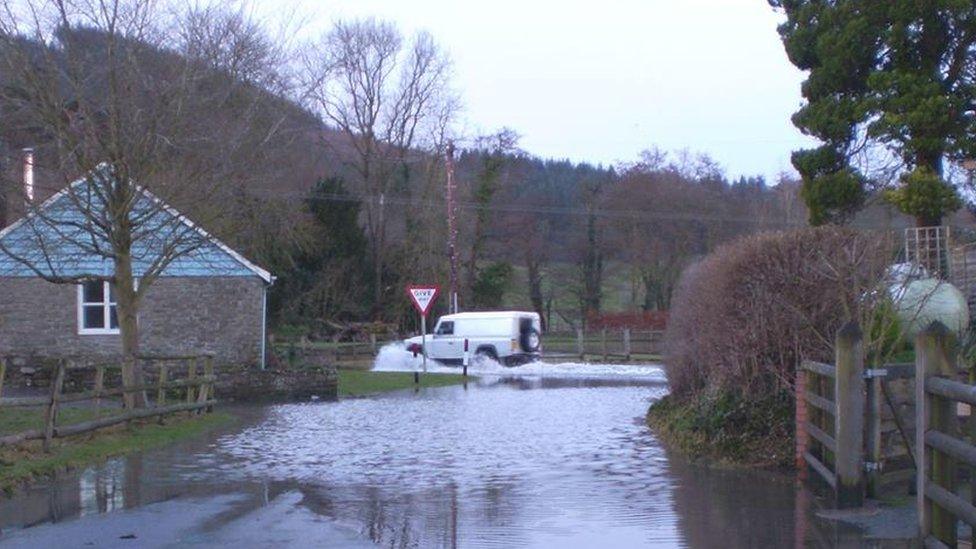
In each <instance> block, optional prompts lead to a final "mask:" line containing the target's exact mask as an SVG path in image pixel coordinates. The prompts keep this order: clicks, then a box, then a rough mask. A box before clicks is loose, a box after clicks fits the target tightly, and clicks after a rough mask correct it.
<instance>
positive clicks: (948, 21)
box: [769, 0, 976, 224]
mask: <svg viewBox="0 0 976 549" xmlns="http://www.w3.org/2000/svg"><path fill="white" fill-rule="evenodd" d="M769 3H770V4H771V5H772V6H773V7H775V8H779V9H782V10H783V12H785V14H786V16H787V20H786V22H784V23H783V24H782V25H781V26H780V29H779V31H780V35H781V36H782V38H783V43H784V45H785V47H786V53H787V55H788V56H789V58H790V61H792V62H793V64H794V65H796V66H797V67H798V68H800V69H801V70H804V71H808V72H809V76H808V78H807V80H806V81H805V82H804V83H803V87H802V93H803V97H804V98H805V99H806V104H805V105H804V106H803V107H802V108H801V109H800V110H799V111H797V112H796V114H795V115H794V116H793V123H794V124H795V125H796V126H797V127H798V128H800V129H801V130H802V131H803V132H804V133H805V134H807V135H811V136H813V137H815V138H817V139H819V140H820V141H821V142H822V143H823V144H822V145H821V146H820V147H818V148H815V149H807V150H801V151H797V152H796V153H795V154H794V156H793V164H794V166H795V167H796V169H797V170H798V171H799V172H800V174H801V175H802V176H803V180H804V198H805V199H806V202H807V205H808V207H809V210H810V216H811V222H813V223H815V224H822V223H827V222H836V221H842V220H843V219H844V218H845V217H846V216H847V215H849V214H850V213H851V212H852V211H855V210H857V209H859V208H860V207H861V206H862V204H863V202H864V193H865V178H864V175H863V174H860V173H858V171H857V169H856V168H855V167H854V166H853V163H854V162H853V159H854V158H855V156H856V155H858V154H861V153H863V152H864V151H866V150H868V149H869V148H870V146H872V145H880V146H883V147H885V148H887V149H888V150H889V151H890V152H892V153H893V154H895V155H896V156H897V157H898V158H900V159H901V161H902V163H903V164H904V166H905V167H906V168H907V169H909V170H914V169H916V168H924V169H926V170H928V172H927V173H928V174H930V175H928V176H926V177H925V178H924V179H925V182H924V183H922V184H919V183H920V180H918V179H917V178H909V179H906V180H903V181H904V182H905V183H914V184H913V185H903V186H902V188H901V189H900V190H899V192H898V194H896V195H893V196H892V198H894V199H895V200H896V204H898V205H899V206H904V207H908V208H909V209H908V210H904V211H905V212H906V213H910V214H912V215H916V216H917V217H918V218H919V219H918V220H919V222H920V223H922V222H924V223H927V224H938V223H939V222H940V221H941V217H942V216H943V215H945V214H946V213H948V212H950V211H951V210H952V209H953V207H954V206H956V204H957V202H956V201H954V200H952V199H951V197H950V193H948V192H947V191H944V190H941V189H940V188H939V187H938V186H935V185H934V181H935V178H941V177H942V176H943V162H944V161H945V160H946V159H948V160H953V161H958V160H961V159H963V158H972V157H973V156H974V155H976V116H974V114H976V51H974V44H976V4H974V3H973V2H971V1H970V0H932V1H924V2H919V1H916V0H871V1H864V0H834V1H830V2H824V1H821V0H769ZM944 185H945V183H943V186H944ZM916 191H919V192H921V193H922V194H923V196H920V197H912V196H911V195H912V194H913V193H915V192H916ZM921 204H924V206H922V205H921ZM918 211H923V212H924V213H923V214H922V215H919V214H916V213H915V212H918Z"/></svg>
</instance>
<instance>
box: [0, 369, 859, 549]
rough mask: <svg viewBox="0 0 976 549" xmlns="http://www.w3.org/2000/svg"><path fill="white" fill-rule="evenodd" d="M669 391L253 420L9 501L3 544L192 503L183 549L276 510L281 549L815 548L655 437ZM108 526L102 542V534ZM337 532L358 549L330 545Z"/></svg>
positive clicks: (771, 487) (535, 380) (366, 402)
mask: <svg viewBox="0 0 976 549" xmlns="http://www.w3.org/2000/svg"><path fill="white" fill-rule="evenodd" d="M665 391H666V387H665V386H664V385H663V384H662V383H661V382H660V380H659V379H657V378H655V377H653V376H634V377H627V376H599V377H596V378H592V379H587V378H584V377H579V376H574V377H566V378H562V377H555V376H517V375H515V376H513V375H505V376H498V377H492V378H489V379H482V380H480V381H477V382H472V384H471V386H470V387H469V389H468V390H467V391H466V390H465V389H464V388H461V387H453V388H443V389H437V390H422V391H420V392H419V393H416V394H414V393H412V392H406V393H400V394H395V395H389V396H386V397H383V398H377V399H359V400H347V401H342V402H339V403H316V404H292V405H278V406H272V407H267V408H261V409H245V410H242V411H241V413H242V414H243V415H244V416H245V420H244V421H245V424H244V426H243V427H240V428H236V429H235V430H233V431H231V432H226V433H217V434H215V435H214V436H213V437H211V438H210V439H207V440H197V441H193V442H188V443H186V444H183V445H180V446H177V447H172V448H168V449H165V450H161V451H157V452H153V453H151V454H148V455H145V456H142V455H133V456H130V457H127V458H125V459H117V460H112V461H109V462H107V463H106V464H104V465H103V466H100V467H97V468H93V469H90V470H87V471H85V472H83V473H81V474H79V475H75V476H73V477H69V478H66V479H63V480H62V481H60V482H55V483H51V484H49V485H46V486H37V487H35V488H34V489H32V490H30V491H27V492H25V493H23V494H20V495H18V496H17V497H15V498H13V499H7V500H0V529H3V530H5V531H7V532H8V535H9V532H10V531H11V529H14V530H15V529H18V528H23V527H28V526H32V525H36V524H39V523H42V522H47V521H52V522H59V521H63V520H65V519H67V518H72V517H82V519H81V520H79V521H78V522H79V523H81V522H84V520H93V519H92V517H93V516H96V518H95V519H94V520H97V515H100V514H104V513H111V512H112V511H117V510H121V509H126V510H137V509H140V508H143V507H144V506H146V505H149V507H150V508H153V509H154V510H153V511H152V516H153V517H156V518H158V519H159V520H168V519H166V518H164V517H167V516H168V515H167V511H166V509H168V508H167V507H158V508H156V507H154V506H153V505H150V504H156V505H157V506H163V505H166V504H167V502H189V503H192V504H193V505H195V506H196V507H192V509H193V511H192V512H187V511H186V508H181V509H182V511H181V512H182V513H183V514H186V515H188V516H186V517H181V519H180V520H189V521H191V522H190V523H188V524H183V523H180V524H179V525H178V526H179V528H175V527H174V528H170V530H173V531H174V532H176V533H175V534H173V535H175V536H177V537H175V538H173V539H172V540H170V541H171V542H172V543H180V544H182V543H191V542H192V543H196V544H201V545H222V544H227V543H234V542H235V540H241V539H243V540H250V541H251V542H252V543H257V542H256V541H255V540H257V539H262V538H261V537H260V536H262V535H267V532H264V531H253V530H248V527H246V526H241V525H242V524H249V523H254V522H255V520H254V519H253V517H255V516H256V515H258V514H260V513H262V512H266V511H267V512H271V511H273V512H275V513H277V512H281V513H283V514H280V515H273V516H276V517H279V519H275V520H274V521H271V523H272V524H274V525H275V526H276V527H278V528H279V530H280V531H278V530H276V534H275V536H276V537H274V540H275V542H276V543H279V544H281V543H284V544H287V543H294V544H298V543H299V542H300V541H301V540H303V539H305V538H306V537H307V538H308V539H329V540H333V542H332V543H331V544H333V545H336V546H345V545H352V544H353V542H354V538H355V537H357V536H358V537H359V538H361V539H362V540H363V541H368V542H371V543H374V544H378V545H381V546H384V547H567V546H573V547H656V546H669V547H670V546H687V547H715V546H722V547H728V548H732V547H757V546H763V547H773V546H776V547H788V546H804V545H806V544H807V543H808V542H810V541H811V540H815V539H816V538H814V537H813V535H812V534H809V533H807V531H806V529H805V527H802V528H798V527H797V526H796V524H797V522H798V521H797V517H796V516H794V513H798V514H799V519H800V520H799V522H800V523H803V524H806V523H805V522H804V521H809V520H814V521H816V519H811V516H812V511H807V510H805V509H803V508H801V507H802V501H801V505H798V504H797V501H798V500H797V496H796V491H795V489H794V486H793V485H792V484H791V483H789V482H785V481H783V480H782V479H781V478H779V477H777V476H775V475H771V474H762V473H754V472H743V471H737V470H724V469H715V468H705V467H702V466H698V465H693V464H689V463H687V462H685V461H683V460H682V459H681V458H680V457H678V456H675V455H672V454H671V453H669V452H668V451H667V449H665V448H664V447H662V446H661V445H660V444H659V443H658V441H657V440H656V439H655V438H654V437H653V436H652V434H651V433H650V432H649V431H648V429H647V428H646V427H645V426H644V425H643V421H642V420H643V414H644V412H645V411H646V408H647V406H648V404H649V403H650V402H651V401H652V400H653V399H654V398H659V397H660V396H661V395H662V394H664V393H665ZM269 510H270V511H269ZM130 512H131V511H130ZM174 513H175V512H174ZM134 516H135V517H138V515H134ZM280 517H287V518H280ZM92 524H93V525H88V524H87V523H86V524H85V528H86V531H93V530H94V531H97V530H98V526H97V523H92ZM139 524H143V523H141V522H140V523H139ZM326 524H328V525H332V526H329V527H330V528H332V527H337V528H341V529H343V531H345V530H348V531H349V532H351V533H352V534H351V535H352V537H350V538H343V537H336V534H335V533H334V532H331V531H330V532H331V533H329V534H328V535H326V534H325V533H323V531H322V528H325V527H326V526H325V525H326ZM251 528H253V527H251ZM268 528H271V526H268ZM52 531H56V528H55V529H53V530H52ZM24 533H26V532H24ZM45 535H47V534H46V532H44V531H41V532H40V533H38V534H37V535H36V536H35V538H36V539H40V540H42V541H43V540H45V539H47V538H45V537H44V536H45ZM52 535H53V534H52ZM844 535H847V533H844ZM289 536H290V537H289ZM316 536H318V537H316ZM323 536H325V537H323ZM35 538H32V541H33V540H34V539H35ZM9 539H10V540H12V541H15V542H16V541H17V540H18V539H21V538H18V537H17V534H16V532H14V534H13V536H11V537H10V538H9ZM269 539H270V538H269ZM338 539H342V540H345V541H343V542H342V543H341V544H340V543H339V542H338V541H335V540H338ZM832 539H833V540H834V541H837V540H842V536H841V537H834V538H832ZM3 540H4V538H2V537H0V541H3ZM855 543H856V542H855ZM326 545H329V544H326Z"/></svg>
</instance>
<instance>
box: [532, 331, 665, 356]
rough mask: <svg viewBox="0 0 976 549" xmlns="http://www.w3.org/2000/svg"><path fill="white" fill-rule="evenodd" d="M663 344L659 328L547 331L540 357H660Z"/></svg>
mask: <svg viewBox="0 0 976 549" xmlns="http://www.w3.org/2000/svg"><path fill="white" fill-rule="evenodd" d="M663 347H664V332H663V331H660V330H631V329H630V328H622V329H614V330H611V329H602V330H595V331H589V332H587V331H584V330H582V329H577V330H575V331H573V332H546V333H545V334H543V336H542V348H543V356H545V357H548V358H561V357H562V358H578V359H580V360H587V359H589V360H602V361H603V362H610V361H613V360H659V359H660V356H661V354H662V352H663Z"/></svg>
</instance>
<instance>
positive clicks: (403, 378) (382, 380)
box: [339, 370, 473, 396]
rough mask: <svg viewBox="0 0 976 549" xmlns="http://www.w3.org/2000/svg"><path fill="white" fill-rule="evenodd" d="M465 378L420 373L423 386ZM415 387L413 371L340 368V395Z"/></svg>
mask: <svg viewBox="0 0 976 549" xmlns="http://www.w3.org/2000/svg"><path fill="white" fill-rule="evenodd" d="M468 379H469V380H471V379H473V377H472V376H468ZM464 380H465V378H464V376H462V375H460V374H420V386H421V387H444V386H447V385H457V384H459V383H463V382H464ZM413 387H414V383H413V372H374V371H363V370H339V396H364V395H371V394H375V393H384V392H387V391H396V390H399V389H411V388H413Z"/></svg>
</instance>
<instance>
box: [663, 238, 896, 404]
mask: <svg viewBox="0 0 976 549" xmlns="http://www.w3.org/2000/svg"><path fill="white" fill-rule="evenodd" d="M891 249H892V248H891V245H890V241H889V239H887V238H886V237H884V236H883V235H881V234H879V233H867V232H863V231H855V230H852V229H844V228H837V227H818V228H806V229H799V230H795V231H787V232H775V233H764V234H759V235H754V236H749V237H745V238H742V239H740V240H736V241H734V242H731V243H729V244H727V245H724V246H722V247H720V248H719V249H717V250H716V251H715V252H714V253H712V254H710V255H709V256H707V257H706V258H704V259H703V260H702V261H700V262H699V263H697V264H695V265H693V266H691V267H690V268H689V269H688V270H687V271H686V272H685V273H684V274H683V275H682V278H681V281H680V282H679V284H678V287H677V289H676V292H675V296H674V299H673V302H672V308H671V319H670V322H669V324H668V330H667V335H666V350H667V357H666V366H667V372H668V378H669V381H670V385H671V391H672V394H673V395H675V397H677V398H678V399H682V398H686V397H688V396H692V395H696V394H700V393H702V392H706V393H708V394H718V393H721V392H732V393H734V394H738V395H742V396H745V397H746V398H749V397H750V395H751V396H753V397H756V396H762V395H768V394H769V393H770V392H773V391H778V390H783V389H790V388H791V387H792V384H793V380H794V375H795V369H796V365H797V363H798V361H799V360H800V358H801V357H805V358H811V359H814V360H824V361H829V360H830V357H831V354H832V351H831V341H832V338H833V335H834V334H835V333H836V331H837V330H838V329H839V328H840V327H841V326H842V325H843V324H844V323H845V322H846V321H847V320H849V319H852V318H863V315H864V314H865V311H864V310H863V309H864V308H865V307H867V306H869V304H868V303H867V301H869V300H868V299H866V298H865V296H866V295H870V294H871V292H873V291H875V290H876V289H877V288H878V284H879V282H880V281H881V278H882V276H883V272H884V269H885V267H886V266H887V265H888V263H889V260H890V258H891Z"/></svg>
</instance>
